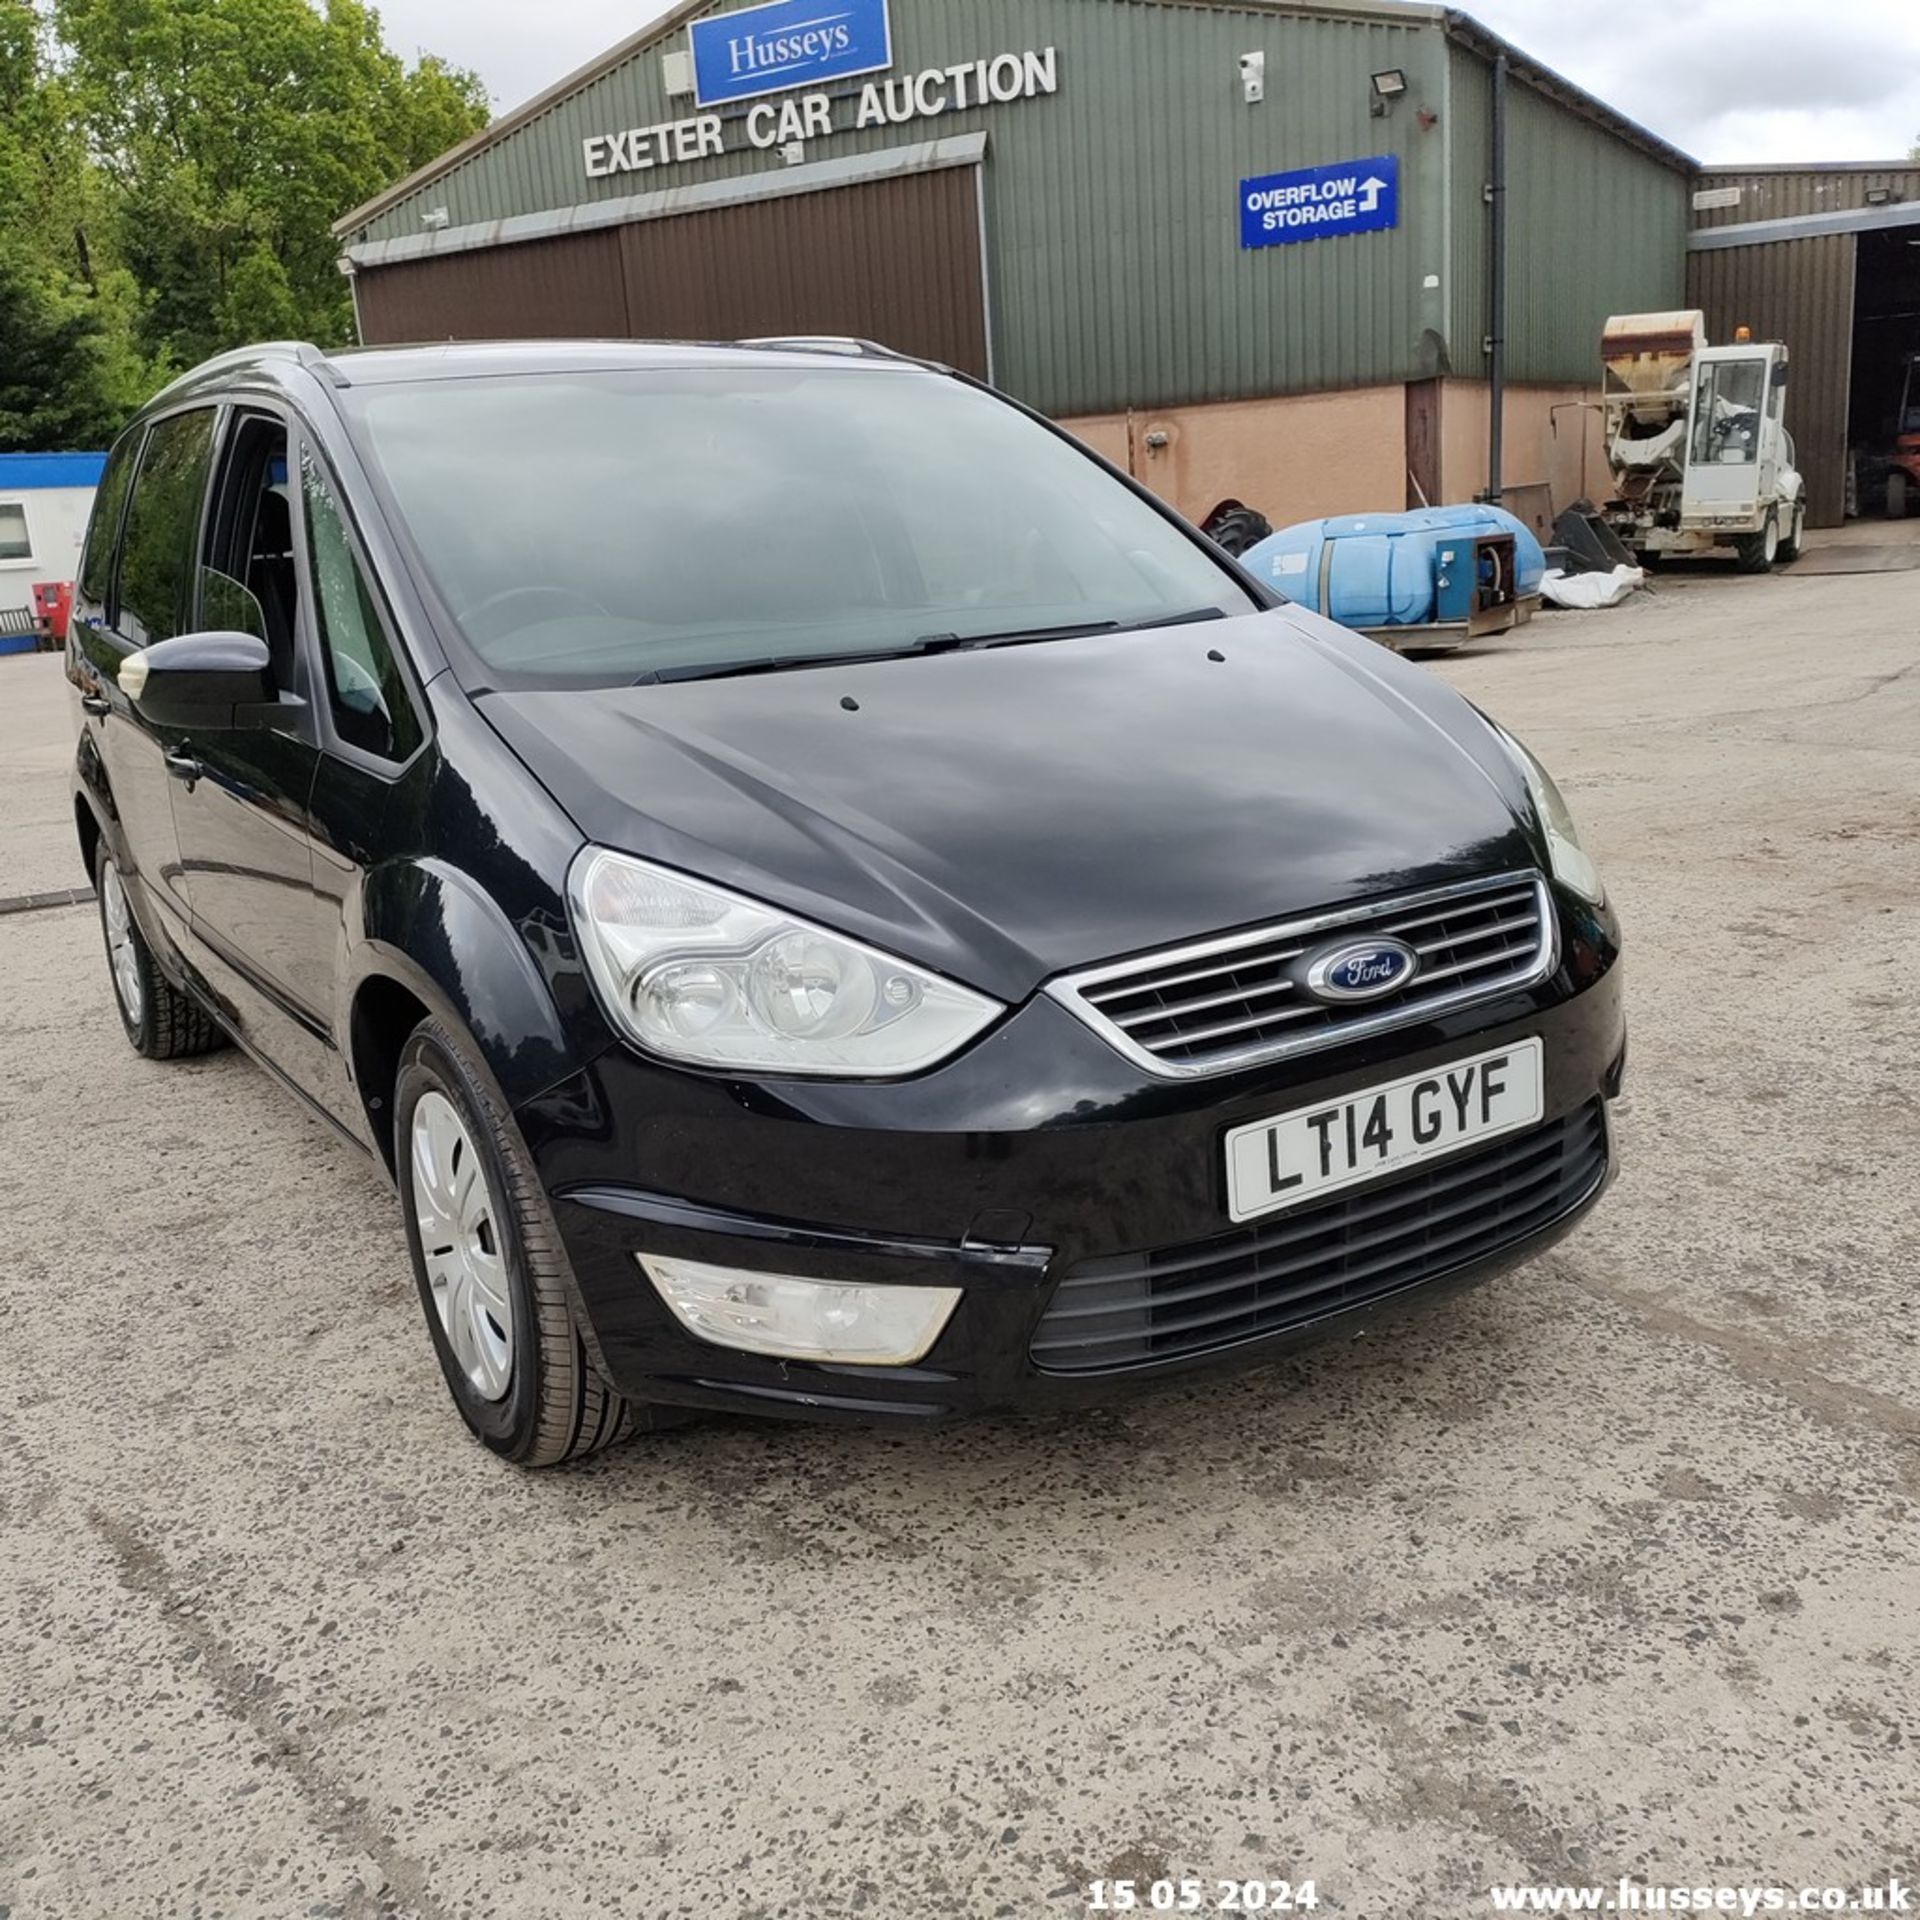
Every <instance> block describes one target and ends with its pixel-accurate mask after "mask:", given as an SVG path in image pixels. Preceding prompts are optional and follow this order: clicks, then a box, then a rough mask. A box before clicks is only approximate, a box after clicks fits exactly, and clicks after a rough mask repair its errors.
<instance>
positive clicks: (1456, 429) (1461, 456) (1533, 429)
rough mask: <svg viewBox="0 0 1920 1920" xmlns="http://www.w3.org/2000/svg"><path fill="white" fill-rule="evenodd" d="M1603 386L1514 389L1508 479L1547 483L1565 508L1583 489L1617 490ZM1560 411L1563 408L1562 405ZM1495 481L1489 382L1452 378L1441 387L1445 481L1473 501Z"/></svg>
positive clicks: (1444, 487) (1592, 492)
mask: <svg viewBox="0 0 1920 1920" xmlns="http://www.w3.org/2000/svg"><path fill="white" fill-rule="evenodd" d="M1599 397H1600V390H1599V388H1598V387H1575V386H1566V387H1509V388H1508V389H1507V405H1506V422H1505V436H1504V437H1505V441H1506V445H1505V447H1504V449H1503V455H1502V460H1501V465H1502V469H1503V471H1502V474H1501V483H1502V485H1504V486H1509V487H1522V486H1529V485H1538V484H1540V483H1542V482H1544V483H1545V484H1546V485H1547V486H1548V487H1550V488H1551V489H1552V491H1553V510H1554V512H1555V513H1560V512H1563V511H1564V510H1565V509H1566V508H1568V507H1570V506H1572V505H1573V503H1574V502H1575V501H1576V500H1578V499H1579V498H1580V497H1581V496H1582V495H1583V494H1584V495H1585V496H1586V497H1587V498H1588V499H1589V500H1595V501H1599V500H1604V499H1605V498H1606V497H1607V494H1608V493H1609V492H1610V491H1611V488H1610V485H1609V482H1608V476H1607V459H1606V442H1605V439H1604V437H1603V435H1602V433H1601V427H1600V415H1599V412H1598V411H1597V410H1596V409H1595V408H1594V407H1591V406H1587V405H1584V404H1582V403H1584V402H1588V401H1597V400H1598V399H1599ZM1556 410H1557V411H1556ZM1486 484H1487V383H1486V382H1485V381H1484V380H1445V381H1442V382H1441V386H1440V487H1441V492H1442V493H1443V494H1444V495H1445V497H1446V499H1447V500H1449V501H1456V500H1471V499H1472V498H1473V496H1474V495H1475V494H1476V493H1478V492H1479V491H1480V490H1481V489H1482V488H1483V487H1485V485H1486Z"/></svg>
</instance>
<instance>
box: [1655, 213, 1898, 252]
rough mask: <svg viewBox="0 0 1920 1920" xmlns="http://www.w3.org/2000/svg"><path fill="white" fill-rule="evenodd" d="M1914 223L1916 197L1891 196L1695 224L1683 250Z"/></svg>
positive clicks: (1768, 242) (1810, 237)
mask: <svg viewBox="0 0 1920 1920" xmlns="http://www.w3.org/2000/svg"><path fill="white" fill-rule="evenodd" d="M1916 226H1920V200H1894V201H1891V202H1889V203H1888V204H1887V205H1886V206H1884V207H1839V208H1836V209H1835V210H1834V211H1833V212H1832V213H1787V214H1782V215H1781V216H1780V218H1779V219H1777V220H1739V221H1730V222H1729V223H1728V224H1727V225H1725V226H1721V227H1695V228H1694V230H1693V231H1692V232H1691V233H1689V234H1688V235H1687V251H1688V252H1689V253H1715V252H1718V251H1719V249H1720V248H1722V247H1764V246H1770V245H1772V244H1773V243H1774V242H1776V241H1780V240H1817V239H1818V238H1819V237H1820V236H1821V235H1822V234H1827V233H1875V232H1878V231H1879V230H1880V229H1881V228H1884V227H1916Z"/></svg>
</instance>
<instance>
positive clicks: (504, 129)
mask: <svg viewBox="0 0 1920 1920" xmlns="http://www.w3.org/2000/svg"><path fill="white" fill-rule="evenodd" d="M713 5H714V0H680V4H679V5H678V6H675V7H669V8H668V9H667V11H666V12H665V13H663V14H661V15H660V17H659V18H658V19H657V20H652V21H649V22H648V23H647V25H646V26H644V27H642V28H641V29H640V30H639V32H637V33H630V34H628V36H627V37H626V38H625V39H624V40H622V41H620V42H619V43H618V44H617V45H615V46H612V47H609V48H608V49H607V51H606V52H605V53H601V54H596V55H595V56H594V57H593V58H592V59H591V60H589V61H587V62H586V63H585V64H584V65H583V66H578V67H575V68H574V70H573V71H572V72H571V73H569V74H563V75H562V76H561V78H559V79H558V80H556V81H555V82H554V83H553V85H552V86H550V87H545V88H543V89H542V90H541V91H540V92H539V93H536V94H535V95H534V96H533V98H532V99H531V100H523V101H522V102H521V103H520V105H519V106H517V107H509V108H508V109H507V111H506V112H505V113H502V114H500V115H498V116H496V117H495V118H494V119H492V120H489V121H488V122H487V124H486V125H485V126H484V127H481V128H480V129H479V130H478V131H477V132H474V133H470V134H468V135H467V137H466V138H465V139H464V140H462V141H461V142H460V143H459V145H458V146H453V147H449V148H448V149H447V150H446V152H445V153H442V154H437V155H436V156H435V157H434V158H433V159H431V160H429V161H428V162H427V164H426V165H425V166H424V167H416V168H415V169H414V170H413V172H411V173H410V174H408V175H407V177H406V178H405V179H404V180H396V181H395V182H394V183H393V185H392V186H390V187H387V188H385V189H384V190H383V191H381V192H379V193H376V194H375V195H374V196H373V198H372V199H371V200H368V201H365V202H363V203H362V204H361V205H360V206H357V207H355V208H354V210H353V211H352V212H351V213H348V214H343V215H342V216H341V217H340V218H339V219H338V220H336V221H335V222H334V223H333V229H332V231H333V233H334V235H335V236H336V238H337V237H339V236H341V235H344V234H348V233H351V232H352V231H353V229H354V228H355V227H364V226H365V225H366V224H367V223H368V221H370V220H375V219H377V218H378V217H379V216H380V215H381V214H383V213H385V212H386V211H387V209H388V208H389V207H392V206H397V205H398V204H399V203H400V202H401V201H402V200H405V199H406V198H408V196H409V195H411V194H414V193H417V192H418V191H419V190H420V189H421V188H422V187H425V186H430V185H431V184H432V183H433V182H434V181H435V180H438V179H441V178H443V177H444V176H445V175H447V174H449V173H451V172H453V170H454V169H455V168H456V167H458V166H459V165H461V163H462V162H463V161H466V160H470V159H472V158H473V156H474V155H475V154H477V153H482V152H484V151H485V150H486V149H487V148H488V147H491V146H494V145H496V144H497V143H498V142H499V141H502V140H504V139H505V138H506V137H507V136H508V135H509V134H511V133H517V132H519V130H520V129H521V128H522V127H524V126H527V125H528V124H530V123H531V122H532V121H535V120H538V119H539V118H540V117H541V115H542V114H544V113H548V112H550V111H551V110H552V109H553V108H555V107H557V106H559V105H560V103H561V102H562V101H563V100H566V99H569V98H570V97H571V96H572V95H574V94H576V93H579V92H581V91H582V90H583V89H585V88H587V87H589V86H591V85H592V84H593V83H594V81H596V80H598V79H599V78H600V77H601V75H603V74H607V73H611V72H612V71H613V69H614V68H615V67H617V66H619V65H620V64H621V63H622V62H623V61H626V60H630V59H632V58H633V56H634V55H635V54H639V53H644V52H645V51H646V50H647V48H648V47H649V46H650V45H651V44H652V43H653V42H654V41H656V40H664V39H665V38H666V37H667V35H668V34H670V33H673V32H675V31H676V30H677V29H678V28H680V27H681V26H683V25H684V24H685V23H686V22H687V21H688V20H691V19H692V18H693V17H694V15H695V14H699V13H705V12H707V11H708V10H709V9H710V8H711V7H712V6H713Z"/></svg>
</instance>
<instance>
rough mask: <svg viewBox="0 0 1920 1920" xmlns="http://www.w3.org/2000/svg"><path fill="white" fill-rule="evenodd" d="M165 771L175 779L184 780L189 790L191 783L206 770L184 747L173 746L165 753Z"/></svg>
mask: <svg viewBox="0 0 1920 1920" xmlns="http://www.w3.org/2000/svg"><path fill="white" fill-rule="evenodd" d="M167 771H168V772H169V773H170V774H172V775H173V777H174V778H175V779H176V780H184V781H185V782H186V783H187V786H188V788H189V790H191V788H192V786H193V783H194V782H195V781H196V780H198V779H199V778H200V776H201V775H202V774H203V773H205V772H206V768H205V767H203V766H202V765H201V764H200V762H199V761H198V760H196V759H195V758H194V757H193V755H192V754H190V753H189V752H187V750H186V749H185V748H184V747H175V748H174V749H173V750H172V751H171V752H170V753H169V754H168V755H167Z"/></svg>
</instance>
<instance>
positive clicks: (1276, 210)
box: [1240, 153, 1400, 247]
mask: <svg viewBox="0 0 1920 1920" xmlns="http://www.w3.org/2000/svg"><path fill="white" fill-rule="evenodd" d="M1399 224H1400V160H1399V156H1398V155H1396V154H1391V153H1376V154H1375V155H1374V156H1373V157H1372V158H1371V159H1370V160H1342V161H1340V162H1338V163H1337V164H1336V165H1334V166H1330V167H1301V168H1299V169H1298V170H1297V171H1295V172H1293V173H1263V174H1261V175H1260V176H1259V177H1258V178H1257V179H1253V180H1242V181H1241V182H1240V244H1241V245H1242V246H1243V247H1284V246H1289V245H1291V244H1292V242H1294V241H1295V240H1330V239H1332V238H1334V237H1335V236H1336V235H1338V234H1342V233H1373V232H1376V231H1377V230H1378V229H1379V228H1381V227H1397V226H1398V225H1399Z"/></svg>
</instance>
